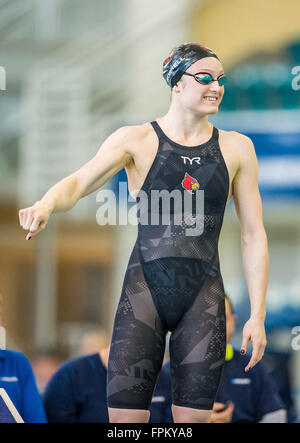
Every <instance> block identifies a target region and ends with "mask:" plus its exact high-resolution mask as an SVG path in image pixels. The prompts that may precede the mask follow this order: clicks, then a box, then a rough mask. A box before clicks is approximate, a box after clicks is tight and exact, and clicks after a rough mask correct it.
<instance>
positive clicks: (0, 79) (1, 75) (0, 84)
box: [0, 66, 6, 91]
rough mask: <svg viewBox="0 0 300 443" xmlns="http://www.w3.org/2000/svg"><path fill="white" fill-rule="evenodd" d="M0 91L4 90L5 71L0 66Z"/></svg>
mask: <svg viewBox="0 0 300 443" xmlns="http://www.w3.org/2000/svg"><path fill="white" fill-rule="evenodd" d="M0 91H6V71H5V68H3V66H0Z"/></svg>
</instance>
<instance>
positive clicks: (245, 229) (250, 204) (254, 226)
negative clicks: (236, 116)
mask: <svg viewBox="0 0 300 443" xmlns="http://www.w3.org/2000/svg"><path fill="white" fill-rule="evenodd" d="M236 136H237V137H236V140H237V148H238V149H237V151H238V156H239V159H240V162H239V168H238V171H237V174H236V176H235V177H234V180H233V199H234V204H235V208H236V213H237V216H238V219H239V222H240V226H241V247H242V257H243V267H244V273H245V278H246V282H247V286H248V292H249V297H250V304H251V315H250V319H249V320H248V321H247V323H246V324H245V326H244V329H243V340H242V346H241V351H242V353H243V351H244V353H246V351H247V347H248V343H249V340H251V341H252V356H251V359H250V361H249V364H248V365H247V366H246V368H245V371H246V372H247V371H248V370H249V369H251V368H252V367H253V366H254V365H255V364H256V363H258V362H259V360H261V358H262V356H263V355H264V351H265V347H266V345H267V340H266V334H265V327H264V321H265V316H266V292H267V285H268V276H269V252H268V240H267V235H266V232H265V228H264V224H263V216H262V202H261V197H260V194H259V189H258V164H257V158H256V154H255V149H254V146H253V143H252V141H251V139H250V138H249V137H246V136H245V135H243V134H238V133H236Z"/></svg>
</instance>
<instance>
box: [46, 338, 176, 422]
mask: <svg viewBox="0 0 300 443" xmlns="http://www.w3.org/2000/svg"><path fill="white" fill-rule="evenodd" d="M108 354H109V346H107V347H105V348H103V349H101V350H100V352H99V353H94V354H88V355H83V356H80V357H75V358H72V359H69V360H67V361H66V362H65V363H63V364H62V365H61V366H60V367H59V368H58V370H57V371H56V372H55V374H54V375H53V376H52V378H51V380H50V382H49V383H48V385H47V386H46V389H45V392H44V396H43V401H44V406H45V410H46V415H47V419H48V422H49V423H108V422H109V418H108V409H107V400H106V377H107V369H106V368H107V363H108ZM169 383H170V378H169V375H168V374H165V373H164V374H162V376H161V377H160V379H159V381H158V383H157V387H156V389H159V391H160V393H159V395H157V394H156V390H155V391H154V394H153V397H152V404H151V407H150V414H151V415H150V420H149V422H150V423H151V422H152V423H165V422H166V423H167V422H172V413H171V409H170V407H167V406H170V405H168V404H167V401H166V398H165V396H164V393H163V389H166V390H167V392H169V389H170V387H169ZM160 384H162V385H163V388H160Z"/></svg>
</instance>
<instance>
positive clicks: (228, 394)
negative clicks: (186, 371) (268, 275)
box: [156, 295, 286, 423]
mask: <svg viewBox="0 0 300 443" xmlns="http://www.w3.org/2000/svg"><path fill="white" fill-rule="evenodd" d="M225 311H226V340H227V348H226V356H225V360H226V362H225V366H224V369H223V373H222V376H221V381H220V385H219V389H218V392H217V396H216V399H215V403H214V407H213V412H212V416H211V422H212V423H229V422H232V423H238V422H242V423H258V422H264V423H285V422H286V407H285V405H284V404H283V402H282V400H281V398H280V397H279V395H278V393H277V389H276V386H275V384H274V380H273V379H272V377H271V376H270V374H269V373H268V371H267V369H266V367H265V366H264V364H263V362H262V361H260V362H259V363H257V364H256V365H255V366H254V367H253V368H252V369H251V370H250V371H248V372H245V367H246V366H247V365H248V363H249V361H250V356H249V355H247V354H245V355H242V354H241V353H240V352H239V351H236V350H234V349H233V348H232V346H231V345H230V340H231V337H232V334H233V333H234V330H235V323H236V316H235V314H234V311H233V307H232V304H231V302H230V300H229V297H228V296H227V295H226V298H225ZM161 374H162V375H163V376H164V380H166V377H165V375H169V374H170V362H167V363H166V364H165V365H164V366H163V368H162V372H161ZM161 394H162V395H164V397H165V399H166V400H165V405H166V408H167V409H169V408H170V406H169V404H170V402H171V400H170V397H171V391H170V390H169V386H168V385H166V384H165V383H164V382H161V383H160V386H159V388H158V390H157V392H156V395H161ZM166 414H168V412H166Z"/></svg>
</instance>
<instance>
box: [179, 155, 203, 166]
mask: <svg viewBox="0 0 300 443" xmlns="http://www.w3.org/2000/svg"><path fill="white" fill-rule="evenodd" d="M180 157H181V158H182V159H183V163H184V164H186V163H187V160H188V161H189V162H190V163H189V164H190V165H192V164H193V162H195V163H198V165H200V157H193V158H190V157H185V156H183V155H181V156H180Z"/></svg>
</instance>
